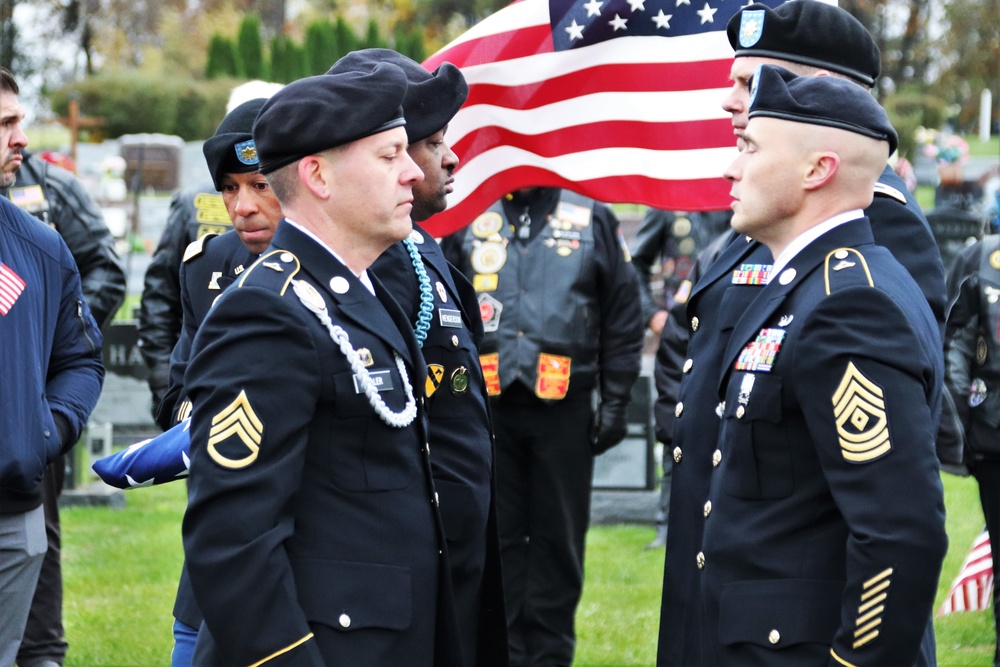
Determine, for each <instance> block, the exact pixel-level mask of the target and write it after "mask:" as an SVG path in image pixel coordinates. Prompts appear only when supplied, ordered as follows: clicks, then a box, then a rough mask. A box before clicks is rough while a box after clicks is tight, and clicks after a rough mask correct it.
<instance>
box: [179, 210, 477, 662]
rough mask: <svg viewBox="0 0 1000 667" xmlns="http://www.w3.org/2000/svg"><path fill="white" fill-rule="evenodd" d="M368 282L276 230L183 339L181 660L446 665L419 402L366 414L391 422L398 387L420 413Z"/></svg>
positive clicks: (405, 363)
mask: <svg viewBox="0 0 1000 667" xmlns="http://www.w3.org/2000/svg"><path fill="white" fill-rule="evenodd" d="M372 282H373V284H374V286H375V291H376V294H377V297H376V296H373V295H372V294H371V293H370V292H369V291H368V290H367V289H366V288H365V286H364V285H363V284H362V283H361V281H360V280H358V279H357V278H356V277H355V276H354V274H353V273H352V272H351V271H350V270H348V269H347V267H345V266H344V265H343V264H341V263H340V262H339V261H337V260H336V259H335V258H334V257H333V255H332V254H331V253H330V252H329V251H328V250H327V249H326V248H324V247H322V246H321V245H320V244H319V243H318V242H316V241H315V240H314V239H313V238H311V237H310V236H309V235H307V234H305V233H303V232H302V231H301V230H299V229H297V228H295V227H294V226H293V225H291V224H290V223H288V222H287V221H282V223H280V224H279V226H278V229H277V231H276V233H275V235H274V238H273V240H272V245H271V247H270V248H269V249H268V250H267V251H265V253H264V254H263V255H262V256H261V258H260V260H259V261H258V263H257V264H255V265H254V266H253V267H252V268H251V269H250V270H248V271H246V272H244V275H243V276H242V278H241V279H240V281H239V282H238V283H237V284H236V285H234V286H233V287H232V288H231V289H229V290H226V292H225V293H224V294H223V296H222V297H221V298H220V299H219V300H218V301H217V302H216V304H215V306H214V307H213V308H212V310H211V312H210V313H209V315H208V317H206V318H205V321H204V322H203V323H202V326H201V329H200V330H199V332H198V334H197V336H196V337H195V341H194V346H193V351H192V352H193V353H192V357H191V362H190V365H189V367H188V370H187V373H186V376H185V386H186V388H187V391H188V394H189V396H190V397H191V399H192V402H193V416H192V428H191V430H192V435H191V476H190V480H189V505H188V510H187V513H186V514H185V518H184V525H183V532H184V548H185V555H186V558H187V565H188V570H189V572H190V575H191V582H192V585H193V588H194V593H195V598H196V600H197V602H198V606H199V607H200V608H201V609H202V611H203V612H204V614H205V624H204V625H203V626H202V631H201V633H200V635H199V639H198V644H197V646H196V649H195V656H194V663H195V664H198V665H204V664H242V665H249V664H275V665H277V664H281V665H323V664H325V665H341V664H350V665H403V664H405V665H451V664H456V662H455V660H456V658H457V654H458V651H459V649H458V646H457V643H458V641H457V636H456V632H455V630H454V609H453V607H452V600H451V593H450V587H449V586H448V577H447V576H441V575H442V573H445V572H446V571H447V567H448V564H447V557H446V555H445V552H444V537H443V532H442V529H441V525H440V520H439V517H438V514H437V510H436V504H437V500H436V498H435V493H434V489H433V483H432V481H431V476H430V465H429V461H428V451H427V447H426V433H425V430H426V429H425V425H424V423H423V414H422V410H418V412H419V414H417V416H416V418H415V419H414V420H413V421H412V422H410V423H409V424H408V425H403V426H390V425H389V424H388V423H386V422H385V421H383V419H382V418H380V416H379V415H378V414H377V413H376V410H375V408H374V407H373V405H375V404H377V403H378V402H380V401H381V402H384V404H385V408H386V410H387V411H391V412H392V413H394V414H400V413H403V412H405V409H406V406H407V403H408V401H407V399H408V395H409V392H408V391H407V390H406V389H405V387H406V385H407V383H409V384H410V385H412V387H413V389H412V392H413V394H414V395H415V396H416V397H417V398H416V403H417V405H418V407H419V403H420V397H421V395H422V388H423V386H424V382H425V372H424V363H423V360H422V358H421V356H420V350H419V347H418V346H417V342H416V339H415V338H414V336H413V333H412V329H411V328H410V327H411V324H410V323H409V322H408V321H407V320H406V318H405V315H404V314H403V313H402V311H401V310H400V309H399V307H398V305H397V304H396V302H395V301H394V300H393V299H392V297H391V296H390V295H389V294H388V293H387V291H386V289H385V287H384V286H383V285H382V284H381V283H380V282H379V281H378V280H377V278H373V280H372ZM321 316H324V317H328V318H329V320H330V322H329V325H327V324H324V323H321V321H320V319H321ZM331 327H332V329H333V335H336V336H337V337H338V340H339V341H340V342H339V343H334V342H333V339H332V337H331V331H330V328H331ZM351 350H353V352H352V351H351ZM349 357H350V358H352V359H353V360H354V363H353V367H352V364H351V363H349V362H348V358H349ZM362 369H364V370H367V372H368V373H367V374H365V373H362V372H361V370H362ZM365 376H367V377H368V381H367V382H366V381H365V380H364V379H363V378H364V377H365ZM366 385H367V389H368V394H367V395H366V393H365V391H364V389H365V387H366ZM387 418H388V417H387ZM404 421H405V420H404Z"/></svg>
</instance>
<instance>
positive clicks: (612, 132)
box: [424, 0, 782, 236]
mask: <svg viewBox="0 0 1000 667" xmlns="http://www.w3.org/2000/svg"><path fill="white" fill-rule="evenodd" d="M764 2H766V3H767V4H768V5H772V6H776V5H778V4H781V2H782V0H764ZM742 6H743V3H742V2H735V1H729V2H720V1H719V0H711V1H710V2H709V1H707V0H518V1H516V2H514V3H512V4H510V5H508V6H507V7H505V8H504V9H501V10H500V11H498V12H497V13H495V14H493V15H491V16H489V17H487V18H486V19H484V20H483V21H482V22H480V23H479V24H477V25H475V26H473V27H472V29H470V30H469V31H467V32H466V33H464V34H463V35H461V36H460V37H458V38H457V39H456V40H455V41H453V42H452V43H451V44H449V45H447V46H446V47H444V48H443V49H441V50H440V51H438V52H437V53H436V54H434V55H433V56H431V57H430V58H428V59H427V60H426V61H425V62H424V66H425V67H426V68H427V69H429V70H431V71H433V70H434V69H435V68H436V67H437V66H438V65H440V64H441V63H442V62H445V61H447V62H450V63H452V64H454V65H456V66H457V67H459V68H460V69H461V70H462V73H463V74H464V75H465V78H466V81H468V82H469V98H468V100H467V101H466V103H465V105H464V106H463V107H462V109H461V110H460V111H459V112H458V114H457V115H456V116H455V118H454V119H452V121H451V123H450V124H449V128H448V135H447V140H448V143H449V144H451V147H452V149H453V150H454V151H455V153H456V155H458V157H459V158H460V159H461V161H462V162H461V164H460V165H459V166H458V169H457V170H456V178H455V191H454V192H453V193H452V195H451V196H450V197H449V208H448V209H447V210H445V211H443V212H442V213H439V214H437V215H435V216H434V217H432V218H431V219H430V220H428V221H427V225H426V226H427V229H428V231H430V232H431V233H432V234H434V235H435V236H444V235H446V234H449V233H451V232H454V231H456V230H458V229H461V228H462V227H464V226H465V225H467V224H469V223H470V222H472V220H473V219H474V218H475V217H476V216H477V215H479V214H480V213H482V212H483V211H484V210H486V208H487V207H489V206H490V204H492V203H493V202H495V201H496V200H498V199H499V198H500V197H502V196H503V195H505V194H507V193H508V192H511V191H513V190H517V189H519V188H523V187H530V186H535V185H547V186H555V187H568V188H571V189H573V190H576V191H577V192H580V193H582V194H584V195H587V196H590V197H593V198H594V199H598V200H601V201H605V202H626V203H628V202H631V203H641V204H648V205H650V206H655V207H657V208H665V209H675V210H685V211H710V210H716V209H724V208H727V207H728V206H729V203H730V201H731V198H730V197H729V184H728V183H727V182H726V181H725V180H723V178H722V173H723V171H724V169H725V168H726V166H728V164H729V163H730V162H731V161H732V159H733V157H735V155H736V138H735V137H734V136H733V128H732V125H731V122H730V118H729V114H728V113H727V112H725V111H724V110H723V109H722V100H723V98H724V97H725V95H726V92H727V90H728V88H729V86H730V81H729V70H730V67H731V66H732V61H733V49H732V47H731V46H730V45H729V39H728V38H727V36H726V24H727V23H728V21H729V19H730V17H732V16H733V14H735V13H736V12H737V11H739V10H740V9H741V8H742Z"/></svg>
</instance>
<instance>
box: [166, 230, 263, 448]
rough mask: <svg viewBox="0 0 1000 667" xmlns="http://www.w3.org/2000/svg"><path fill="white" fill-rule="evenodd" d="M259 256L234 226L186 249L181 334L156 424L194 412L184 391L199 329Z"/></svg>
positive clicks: (175, 421)
mask: <svg viewBox="0 0 1000 667" xmlns="http://www.w3.org/2000/svg"><path fill="white" fill-rule="evenodd" d="M257 257H258V255H257V254H255V253H252V252H250V251H249V250H247V247H246V246H245V245H243V242H242V241H241V240H240V236H239V234H237V233H236V231H235V230H232V229H231V230H229V231H228V232H226V233H225V234H221V235H219V234H215V233H209V234H206V235H204V236H202V237H200V238H198V239H197V240H196V241H194V242H193V243H191V244H190V245H189V246H188V248H187V250H186V251H185V252H184V257H183V259H182V261H181V268H180V286H181V312H182V313H183V323H182V326H181V335H180V338H179V339H178V340H177V344H176V345H174V351H173V352H172V353H171V354H170V383H169V385H168V387H167V392H166V394H164V396H163V400H161V401H160V404H159V406H158V408H157V412H156V423H157V424H159V426H160V428H162V429H163V430H164V431H165V430H167V429H169V428H170V427H171V426H173V425H174V424H176V423H177V422H179V421H182V420H184V419H186V418H187V417H188V416H189V413H190V405H191V404H190V402H189V401H187V398H186V396H185V394H184V372H185V371H186V370H187V364H188V359H189V358H190V356H191V342H192V341H193V340H194V336H195V334H196V333H198V328H199V327H200V326H201V323H202V321H204V319H205V316H206V315H207V314H208V311H209V309H210V308H211V307H212V304H213V303H215V300H216V299H218V298H219V295H221V294H222V290H224V289H226V288H227V287H229V286H230V285H232V284H233V283H234V282H235V281H236V280H238V279H239V277H240V275H241V274H242V273H243V272H244V271H246V270H247V269H249V268H250V265H251V264H253V263H254V262H255V261H257Z"/></svg>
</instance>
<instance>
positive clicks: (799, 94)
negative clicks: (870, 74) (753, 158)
mask: <svg viewBox="0 0 1000 667" xmlns="http://www.w3.org/2000/svg"><path fill="white" fill-rule="evenodd" d="M796 1H802V0H796ZM758 116H765V117H768V118H780V119H781V120H790V121H794V122H796V123H810V124H812V125H825V126H827V127H835V128H838V129H841V130H847V131H848V132H854V133H856V134H862V135H864V136H866V137H871V138H872V139H878V140H880V141H887V142H889V154H890V155H891V154H892V153H893V151H895V150H896V146H897V145H898V143H899V139H898V137H897V136H896V130H894V129H893V127H892V123H890V122H889V115H888V114H887V113H886V112H885V109H883V108H882V107H881V106H879V103H878V102H876V101H875V98H874V97H872V96H871V94H870V93H869V92H868V91H867V90H865V89H864V88H862V87H860V86H858V85H857V84H854V83H851V82H850V81H847V80H845V79H838V78H836V77H832V76H796V75H795V74H793V73H791V72H789V71H788V70H786V69H784V68H782V67H776V66H775V65H761V66H760V67H758V68H757V71H756V72H755V73H754V76H753V83H752V85H751V90H750V118H757V117H758Z"/></svg>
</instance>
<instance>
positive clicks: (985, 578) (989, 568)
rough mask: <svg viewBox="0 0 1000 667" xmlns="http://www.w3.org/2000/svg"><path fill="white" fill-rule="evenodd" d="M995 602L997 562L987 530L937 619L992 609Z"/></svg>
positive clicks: (971, 552)
mask: <svg viewBox="0 0 1000 667" xmlns="http://www.w3.org/2000/svg"><path fill="white" fill-rule="evenodd" d="M992 600H993V559H992V555H991V552H990V535H989V533H987V532H986V531H985V530H984V531H983V532H982V534H981V535H980V536H979V537H977V538H976V541H975V542H973V544H972V551H970V552H969V555H968V556H967V557H966V559H965V563H963V564H962V569H961V570H959V572H958V576H957V577H955V581H954V582H952V584H951V590H950V591H949V593H948V597H947V598H946V599H945V601H944V603H943V604H942V605H941V608H940V609H939V610H938V613H937V615H938V616H943V615H944V614H950V613H952V612H955V611H978V610H980V609H988V608H989V606H990V604H991V602H992Z"/></svg>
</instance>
